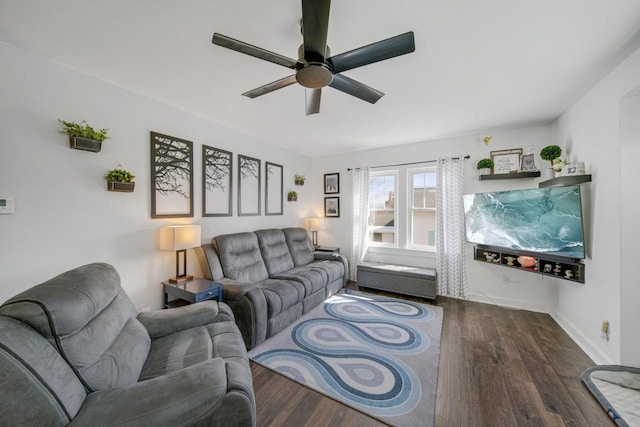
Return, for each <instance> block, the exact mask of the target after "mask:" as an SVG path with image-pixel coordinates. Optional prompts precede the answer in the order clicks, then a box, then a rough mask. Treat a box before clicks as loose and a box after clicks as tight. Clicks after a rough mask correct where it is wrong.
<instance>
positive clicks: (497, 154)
mask: <svg viewBox="0 0 640 427" xmlns="http://www.w3.org/2000/svg"><path fill="white" fill-rule="evenodd" d="M520 156H522V148H513V149H510V150H499V151H492V152H491V160H493V164H494V165H493V173H494V174H502V173H514V172H518V171H519V170H520Z"/></svg>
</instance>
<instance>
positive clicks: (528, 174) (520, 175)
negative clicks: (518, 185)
mask: <svg viewBox="0 0 640 427" xmlns="http://www.w3.org/2000/svg"><path fill="white" fill-rule="evenodd" d="M539 176H540V171H532V172H513V173H494V174H490V175H480V181H486V180H489V179H517V178H538V177H539Z"/></svg>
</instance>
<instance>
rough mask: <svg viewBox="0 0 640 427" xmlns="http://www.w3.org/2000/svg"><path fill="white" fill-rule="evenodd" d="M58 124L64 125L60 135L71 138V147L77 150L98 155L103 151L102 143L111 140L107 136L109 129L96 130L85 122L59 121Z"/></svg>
mask: <svg viewBox="0 0 640 427" xmlns="http://www.w3.org/2000/svg"><path fill="white" fill-rule="evenodd" d="M58 122H60V124H61V125H62V129H60V133H61V134H63V135H68V136H69V146H70V147H71V148H75V149H76V150H84V151H92V152H94V153H98V152H99V151H100V150H101V149H102V142H103V141H104V140H105V139H109V138H110V136H107V133H108V132H109V129H108V128H104V129H99V130H95V129H94V128H92V127H91V126H89V124H88V123H87V122H86V121H84V120H83V121H82V122H80V123H75V122H68V121H66V120H60V119H58Z"/></svg>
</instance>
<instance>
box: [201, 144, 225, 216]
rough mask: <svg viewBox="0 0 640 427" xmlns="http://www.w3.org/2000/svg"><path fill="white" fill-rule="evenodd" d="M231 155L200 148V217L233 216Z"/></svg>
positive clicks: (214, 149) (209, 148) (211, 148)
mask: <svg viewBox="0 0 640 427" xmlns="http://www.w3.org/2000/svg"><path fill="white" fill-rule="evenodd" d="M232 189H233V153H231V151H226V150H221V149H219V148H215V147H209V146H208V145H203V146H202V216H231V215H232V214H233V208H232V202H233V195H232Z"/></svg>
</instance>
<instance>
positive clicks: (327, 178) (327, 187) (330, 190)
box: [324, 173, 340, 194]
mask: <svg viewBox="0 0 640 427" xmlns="http://www.w3.org/2000/svg"><path fill="white" fill-rule="evenodd" d="M339 192H340V174H339V173H325V174H324V194H338V193H339Z"/></svg>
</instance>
